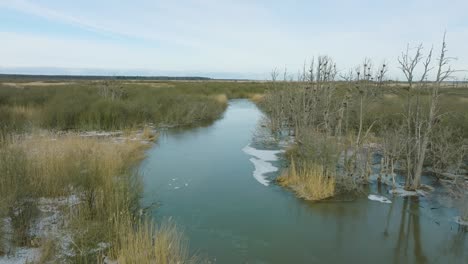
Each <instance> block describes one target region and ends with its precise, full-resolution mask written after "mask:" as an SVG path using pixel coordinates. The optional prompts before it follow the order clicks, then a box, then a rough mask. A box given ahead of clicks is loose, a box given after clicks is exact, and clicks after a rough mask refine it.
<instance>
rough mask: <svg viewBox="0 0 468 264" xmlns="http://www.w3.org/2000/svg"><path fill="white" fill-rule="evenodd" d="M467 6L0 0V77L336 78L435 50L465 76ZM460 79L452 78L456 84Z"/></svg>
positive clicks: (397, 0)
mask: <svg viewBox="0 0 468 264" xmlns="http://www.w3.org/2000/svg"><path fill="white" fill-rule="evenodd" d="M466 10H468V1H466V0H465V1H458V0H453V1H430V0H425V1H423V0H417V1H412V0H407V1H403V0H393V1H385V0H381V1H377V0H374V1H371V0H362V1H344V0H341V1H334V0H329V1H312V0H310V1H294V0H292V1H276V0H274V1H248V0H237V1H234V0H233V1H222V0H219V1H216V0H182V1H166V0H164V1H159V0H147V1H117V0H114V1H110V0H101V1H88V0H80V1H54V0H34V1H32V0H30V1H27V0H0V72H2V71H3V72H9V73H11V72H18V73H36V72H38V73H51V74H55V73H68V74H70V73H71V74H80V73H81V74H90V73H96V74H142V75H153V74H155V75H160V74H169V75H193V74H196V75H204V76H210V77H226V78H260V79H261V78H264V77H267V76H268V72H270V71H271V69H272V68H275V67H278V68H284V67H286V68H287V69H288V71H289V72H291V73H292V74H293V73H294V74H295V73H296V72H297V70H298V69H300V68H302V65H303V63H304V61H305V60H310V58H312V57H313V56H317V55H329V56H332V57H333V58H334V59H335V61H336V62H337V66H338V69H339V70H340V71H343V72H344V71H347V70H348V69H349V68H352V67H354V66H355V65H357V64H359V63H360V62H361V61H362V60H363V59H364V58H366V57H368V58H372V60H373V61H374V63H375V64H378V63H381V62H383V61H387V62H388V63H389V64H390V67H391V70H390V72H389V77H390V78H402V77H401V74H400V73H399V71H398V65H397V63H396V58H397V57H398V55H399V54H400V52H401V51H402V50H403V49H404V48H405V47H406V45H407V44H408V43H409V44H410V45H411V46H415V45H417V44H418V43H420V42H422V43H424V44H425V45H426V46H427V48H428V49H429V48H430V46H431V45H434V47H435V48H438V47H439V44H440V40H441V38H442V35H443V32H444V31H445V30H446V31H447V34H448V37H447V40H448V44H449V51H450V55H452V56H456V57H457V58H458V60H457V61H456V62H454V66H455V67H457V68H458V69H468V49H467V48H466V47H467V43H468V16H467V14H466ZM465 74H466V73H458V76H459V77H464V76H465Z"/></svg>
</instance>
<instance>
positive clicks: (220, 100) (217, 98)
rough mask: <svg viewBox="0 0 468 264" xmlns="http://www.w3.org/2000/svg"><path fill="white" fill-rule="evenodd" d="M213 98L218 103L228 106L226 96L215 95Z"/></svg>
mask: <svg viewBox="0 0 468 264" xmlns="http://www.w3.org/2000/svg"><path fill="white" fill-rule="evenodd" d="M213 98H214V99H215V101H216V102H218V103H220V104H223V105H224V104H227V102H228V98H227V96H226V95H225V94H217V95H213Z"/></svg>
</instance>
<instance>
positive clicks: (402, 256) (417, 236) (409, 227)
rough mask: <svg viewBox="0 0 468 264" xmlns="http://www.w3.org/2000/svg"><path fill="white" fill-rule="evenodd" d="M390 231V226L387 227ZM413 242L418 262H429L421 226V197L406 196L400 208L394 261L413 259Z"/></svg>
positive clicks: (414, 253) (400, 261)
mask: <svg viewBox="0 0 468 264" xmlns="http://www.w3.org/2000/svg"><path fill="white" fill-rule="evenodd" d="M393 204H394V203H392V206H390V212H389V215H391V210H393V208H394V206H393ZM386 232H387V233H388V227H386ZM411 242H412V243H413V254H412V255H413V256H414V258H415V259H414V260H415V262H416V263H427V257H426V256H425V255H424V252H423V246H422V241H421V228H420V218H419V198H418V197H404V198H403V205H402V206H401V209H400V222H399V231H398V238H397V240H396V245H395V254H394V261H393V262H394V263H402V262H408V261H409V260H410V259H411V256H412V255H411V254H410V253H409V250H410V247H411V245H410V243H411Z"/></svg>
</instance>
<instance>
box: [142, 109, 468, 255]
mask: <svg viewBox="0 0 468 264" xmlns="http://www.w3.org/2000/svg"><path fill="white" fill-rule="evenodd" d="M261 118H262V113H261V112H260V111H259V110H258V109H257V107H256V106H255V105H254V104H253V103H251V102H249V101H247V100H231V101H230V102H229V106H228V108H227V110H226V112H225V113H224V116H223V117H222V118H221V119H219V120H218V121H216V122H214V123H213V124H211V125H210V126H206V127H201V128H192V129H171V130H167V131H163V132H162V133H161V136H160V138H159V140H158V142H157V143H156V144H155V146H154V147H153V148H151V149H150V150H149V151H148V153H147V154H148V158H147V159H146V160H145V161H144V163H143V165H142V168H141V171H142V172H143V182H144V195H143V199H142V203H143V205H145V206H149V205H151V204H156V203H157V204H159V206H158V207H157V208H154V209H153V210H152V211H151V213H152V214H153V215H154V216H155V218H156V219H157V220H161V219H164V218H168V217H171V218H172V219H173V220H174V221H176V222H177V224H178V225H179V226H181V227H183V230H184V232H185V234H186V235H187V237H189V239H190V249H191V252H193V253H197V254H198V255H201V256H205V257H207V258H208V259H209V260H211V261H212V262H215V263H468V238H467V235H466V233H464V232H461V231H460V230H459V228H458V225H456V224H455V223H454V222H453V216H454V215H453V210H446V209H443V208H442V207H440V208H438V207H437V204H436V203H435V202H433V201H431V199H429V198H418V197H412V198H411V197H407V198H402V197H391V196H390V195H388V192H387V190H386V189H385V187H382V188H383V189H381V188H377V187H375V186H371V187H369V192H370V193H376V194H378V193H381V194H383V195H385V196H387V197H389V199H390V200H391V201H392V203H391V204H385V203H380V202H376V201H371V200H369V199H367V196H366V195H363V196H362V197H360V198H357V199H353V200H352V201H346V202H344V201H328V202H315V203H314V202H307V201H304V200H301V199H298V198H296V197H295V196H294V194H292V193H291V192H290V191H288V190H286V189H284V188H282V187H279V186H277V185H275V184H274V183H272V179H273V178H274V177H275V176H277V174H278V173H279V171H274V170H275V169H276V168H279V167H280V166H281V162H282V161H281V154H276V155H273V154H275V152H261V151H260V152H259V151H258V149H259V148H260V147H259V145H258V142H257V141H258V140H256V139H257V138H258V135H257V134H258V133H256V131H258V128H259V127H260V126H259V122H260V120H261ZM246 147H247V148H246ZM267 147H268V148H271V147H272V146H270V145H269V146H267ZM265 148H266V147H265ZM277 148H279V147H278V146H277ZM272 155H273V156H272ZM268 171H270V172H269V173H266V174H265V172H268ZM264 176H265V177H264Z"/></svg>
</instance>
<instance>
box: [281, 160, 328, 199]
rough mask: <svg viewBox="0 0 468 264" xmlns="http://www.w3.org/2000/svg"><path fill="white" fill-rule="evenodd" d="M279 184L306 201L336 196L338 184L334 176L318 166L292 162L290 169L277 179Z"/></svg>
mask: <svg viewBox="0 0 468 264" xmlns="http://www.w3.org/2000/svg"><path fill="white" fill-rule="evenodd" d="M277 182H278V183H279V184H280V185H282V186H285V187H288V188H290V189H292V190H293V191H294V192H295V193H296V195H297V196H298V197H300V198H304V199H306V200H312V201H317V200H323V199H326V198H329V197H332V196H334V195H335V188H336V182H335V177H334V175H331V174H329V173H327V171H326V169H325V168H324V167H323V166H321V165H317V164H305V163H304V164H301V166H299V168H296V163H295V162H294V160H291V165H290V167H289V168H288V169H287V170H286V171H284V172H283V174H282V175H280V176H279V177H278V178H277Z"/></svg>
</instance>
